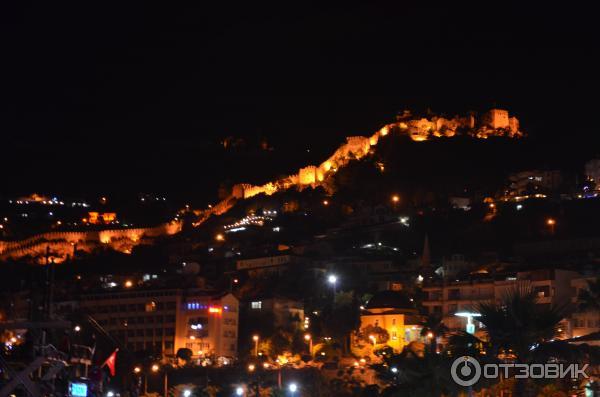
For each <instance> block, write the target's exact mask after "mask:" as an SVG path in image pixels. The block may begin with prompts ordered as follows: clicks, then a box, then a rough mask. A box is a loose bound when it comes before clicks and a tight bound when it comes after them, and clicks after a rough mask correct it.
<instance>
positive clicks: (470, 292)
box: [423, 269, 579, 330]
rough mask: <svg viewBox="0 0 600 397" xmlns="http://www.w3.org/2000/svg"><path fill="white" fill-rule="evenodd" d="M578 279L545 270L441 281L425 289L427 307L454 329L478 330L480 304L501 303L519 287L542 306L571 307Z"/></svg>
mask: <svg viewBox="0 0 600 397" xmlns="http://www.w3.org/2000/svg"><path fill="white" fill-rule="evenodd" d="M578 277H579V274H578V273H576V272H572V271H568V270H559V269H544V270H533V271H524V272H518V273H516V274H515V275H513V276H509V277H505V278H503V279H494V278H487V279H485V278H482V279H477V280H468V281H454V282H440V283H437V284H430V285H426V286H424V287H423V291H424V292H425V293H426V294H427V297H426V299H425V300H424V301H423V306H425V307H426V308H427V310H428V312H429V313H430V314H438V315H441V316H442V319H443V321H444V324H445V325H446V326H447V327H448V328H450V329H451V330H458V329H466V328H467V324H473V325H475V326H476V327H475V329H477V325H478V324H477V321H476V320H477V317H476V309H477V306H478V305H479V304H481V303H484V302H496V303H500V302H501V301H502V299H503V297H504V296H505V295H506V293H507V292H508V291H510V290H511V289H513V288H515V287H517V286H519V285H523V286H530V287H531V288H533V290H534V291H535V292H536V294H537V295H538V304H541V305H560V304H568V303H569V302H571V299H572V297H573V296H574V293H575V289H574V288H573V287H572V285H571V281H572V280H573V279H576V278H578ZM457 314H458V315H457Z"/></svg>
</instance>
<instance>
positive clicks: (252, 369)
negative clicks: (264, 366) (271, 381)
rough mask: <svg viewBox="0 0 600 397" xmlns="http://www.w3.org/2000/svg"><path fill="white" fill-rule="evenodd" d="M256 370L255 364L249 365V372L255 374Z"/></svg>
mask: <svg viewBox="0 0 600 397" xmlns="http://www.w3.org/2000/svg"><path fill="white" fill-rule="evenodd" d="M255 369H256V366H255V365H254V364H250V365H248V371H250V372H253V371H254V370H255Z"/></svg>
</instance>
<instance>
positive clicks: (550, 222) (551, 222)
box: [546, 218, 556, 234]
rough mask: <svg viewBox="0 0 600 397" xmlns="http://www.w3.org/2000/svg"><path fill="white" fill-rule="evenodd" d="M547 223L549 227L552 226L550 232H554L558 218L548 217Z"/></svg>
mask: <svg viewBox="0 0 600 397" xmlns="http://www.w3.org/2000/svg"><path fill="white" fill-rule="evenodd" d="M546 225H548V227H549V228H550V233H551V234H554V228H555V226H556V219H554V218H548V219H546Z"/></svg>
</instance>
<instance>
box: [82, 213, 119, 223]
mask: <svg viewBox="0 0 600 397" xmlns="http://www.w3.org/2000/svg"><path fill="white" fill-rule="evenodd" d="M116 219H117V214H116V213H114V212H104V213H102V214H100V213H99V212H96V211H90V212H88V222H89V223H91V224H92V225H99V224H102V223H110V222H113V221H115V220H116Z"/></svg>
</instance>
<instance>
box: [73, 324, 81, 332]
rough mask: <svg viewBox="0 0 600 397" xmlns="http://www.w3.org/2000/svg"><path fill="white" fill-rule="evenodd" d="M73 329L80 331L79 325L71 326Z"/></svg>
mask: <svg viewBox="0 0 600 397" xmlns="http://www.w3.org/2000/svg"><path fill="white" fill-rule="evenodd" d="M73 331H75V332H79V331H81V327H80V326H79V325H76V326H75V328H73Z"/></svg>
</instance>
